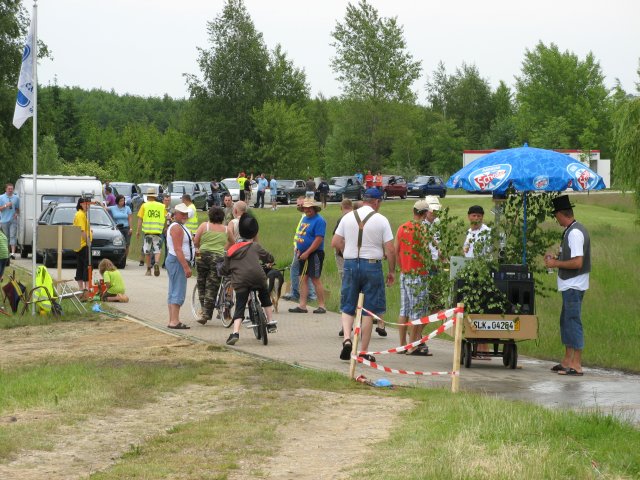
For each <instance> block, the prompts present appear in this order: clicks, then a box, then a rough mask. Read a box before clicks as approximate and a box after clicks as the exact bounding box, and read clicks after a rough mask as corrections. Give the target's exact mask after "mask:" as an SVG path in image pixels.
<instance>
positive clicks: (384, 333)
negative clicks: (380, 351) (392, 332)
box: [376, 327, 387, 337]
mask: <svg viewBox="0 0 640 480" xmlns="http://www.w3.org/2000/svg"><path fill="white" fill-rule="evenodd" d="M376 333H377V334H378V335H380V336H381V337H386V336H387V330H386V329H385V328H384V327H376Z"/></svg>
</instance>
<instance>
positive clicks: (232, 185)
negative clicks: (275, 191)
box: [222, 178, 271, 207]
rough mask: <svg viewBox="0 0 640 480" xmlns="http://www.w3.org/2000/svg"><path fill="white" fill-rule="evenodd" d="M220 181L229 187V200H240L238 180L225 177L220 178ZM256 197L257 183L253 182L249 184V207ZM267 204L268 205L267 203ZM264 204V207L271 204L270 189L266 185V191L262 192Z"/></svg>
mask: <svg viewBox="0 0 640 480" xmlns="http://www.w3.org/2000/svg"><path fill="white" fill-rule="evenodd" d="M222 183H224V184H225V186H226V187H227V188H228V189H229V193H230V194H231V200H233V201H234V202H237V201H238V200H240V185H239V184H238V180H236V179H235V178H225V179H223V180H222ZM256 198H258V184H257V183H254V184H253V185H252V186H251V203H250V204H249V206H250V207H253V205H254V203H255V202H256ZM267 204H268V205H267ZM264 205H265V207H267V206H270V205H271V190H269V188H268V187H267V190H266V192H265V193H264Z"/></svg>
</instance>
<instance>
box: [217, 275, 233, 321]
mask: <svg viewBox="0 0 640 480" xmlns="http://www.w3.org/2000/svg"><path fill="white" fill-rule="evenodd" d="M235 304H236V296H235V291H234V290H233V287H232V286H231V281H230V280H229V279H228V278H225V279H223V281H222V283H221V284H220V288H219V289H218V298H217V299H216V308H217V310H218V318H219V319H220V320H221V321H222V325H224V326H225V327H226V328H229V327H230V326H231V325H233V307H234V305H235Z"/></svg>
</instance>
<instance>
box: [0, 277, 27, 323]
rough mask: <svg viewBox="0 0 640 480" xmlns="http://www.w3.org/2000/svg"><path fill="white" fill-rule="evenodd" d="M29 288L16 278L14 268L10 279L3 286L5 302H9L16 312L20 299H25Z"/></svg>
mask: <svg viewBox="0 0 640 480" xmlns="http://www.w3.org/2000/svg"><path fill="white" fill-rule="evenodd" d="M26 291H27V288H26V287H25V286H24V285H23V284H22V283H20V281H18V280H17V279H16V271H15V270H13V272H12V273H11V275H9V281H8V282H7V284H6V285H4V286H3V287H2V293H3V299H2V301H3V303H6V302H8V303H9V306H10V307H11V311H12V312H13V313H16V312H17V311H18V305H19V304H20V300H23V299H24V296H25V294H26Z"/></svg>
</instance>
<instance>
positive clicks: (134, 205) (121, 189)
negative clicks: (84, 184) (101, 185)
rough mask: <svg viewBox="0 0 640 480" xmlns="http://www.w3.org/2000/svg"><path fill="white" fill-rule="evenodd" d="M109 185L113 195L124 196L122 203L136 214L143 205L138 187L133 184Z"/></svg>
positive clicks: (115, 183) (119, 183) (113, 183)
mask: <svg viewBox="0 0 640 480" xmlns="http://www.w3.org/2000/svg"><path fill="white" fill-rule="evenodd" d="M109 185H110V186H111V187H112V188H113V194H114V195H124V201H125V203H126V204H127V205H129V208H131V210H132V211H133V212H137V211H138V209H139V208H140V205H142V204H143V203H144V198H143V197H142V195H141V192H140V187H138V186H137V185H136V184H135V183H129V182H111V183H109Z"/></svg>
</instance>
